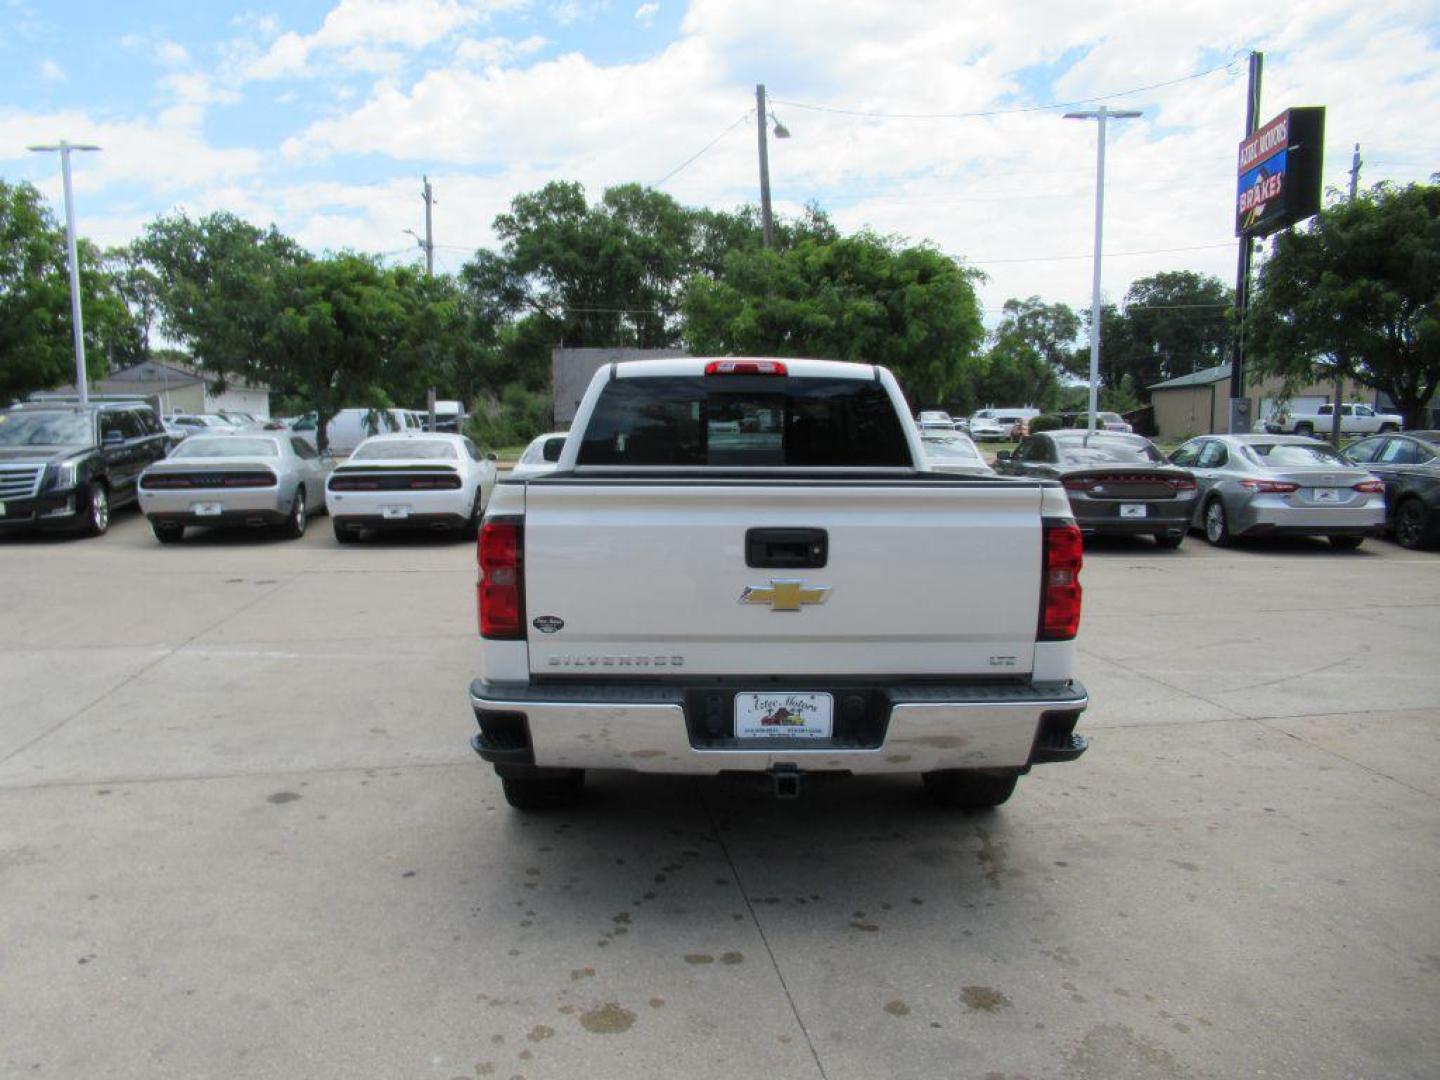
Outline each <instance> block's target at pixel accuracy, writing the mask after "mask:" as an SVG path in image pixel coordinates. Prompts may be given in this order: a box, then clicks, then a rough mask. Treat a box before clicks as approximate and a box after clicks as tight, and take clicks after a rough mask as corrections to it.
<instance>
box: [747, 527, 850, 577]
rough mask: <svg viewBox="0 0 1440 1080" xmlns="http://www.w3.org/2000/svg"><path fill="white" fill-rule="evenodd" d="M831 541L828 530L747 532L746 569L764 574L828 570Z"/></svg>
mask: <svg viewBox="0 0 1440 1080" xmlns="http://www.w3.org/2000/svg"><path fill="white" fill-rule="evenodd" d="M829 555H830V538H829V536H827V535H826V533H825V530H824V529H747V530H746V532H745V565H746V566H753V567H757V568H759V569H763V570H809V569H816V568H818V567H821V566H824V565H825V563H826V560H827V559H828V558H829Z"/></svg>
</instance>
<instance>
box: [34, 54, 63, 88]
mask: <svg viewBox="0 0 1440 1080" xmlns="http://www.w3.org/2000/svg"><path fill="white" fill-rule="evenodd" d="M40 78H42V79H44V80H45V81H46V82H48V83H63V82H65V81H66V77H65V69H64V68H62V67H61V66H60V65H59V64H57V63H56V62H55V61H54V60H49V59H46V60H41V61H40Z"/></svg>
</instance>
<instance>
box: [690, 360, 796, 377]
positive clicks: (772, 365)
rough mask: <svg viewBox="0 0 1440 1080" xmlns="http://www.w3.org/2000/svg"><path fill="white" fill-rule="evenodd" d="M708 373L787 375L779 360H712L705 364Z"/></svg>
mask: <svg viewBox="0 0 1440 1080" xmlns="http://www.w3.org/2000/svg"><path fill="white" fill-rule="evenodd" d="M705 374H706V375H785V374H787V372H786V370H785V365H784V364H782V363H781V362H780V361H779V360H711V361H710V362H709V363H708V364H706V365H705Z"/></svg>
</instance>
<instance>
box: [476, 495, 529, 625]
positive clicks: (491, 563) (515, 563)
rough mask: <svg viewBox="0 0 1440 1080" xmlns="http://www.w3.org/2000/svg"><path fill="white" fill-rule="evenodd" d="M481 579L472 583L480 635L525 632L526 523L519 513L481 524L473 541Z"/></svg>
mask: <svg viewBox="0 0 1440 1080" xmlns="http://www.w3.org/2000/svg"><path fill="white" fill-rule="evenodd" d="M476 559H477V560H478V561H479V563H480V581H479V583H478V584H477V585H476V586H475V603H476V606H477V608H478V609H479V616H480V636H481V637H483V638H492V639H500V640H511V641H513V640H516V639H519V638H523V637H524V636H525V581H524V569H525V525H524V523H523V521H522V520H521V519H520V518H518V517H499V518H492V519H491V520H489V521H486V522H485V523H484V524H483V525H481V526H480V542H479V544H477V545H476Z"/></svg>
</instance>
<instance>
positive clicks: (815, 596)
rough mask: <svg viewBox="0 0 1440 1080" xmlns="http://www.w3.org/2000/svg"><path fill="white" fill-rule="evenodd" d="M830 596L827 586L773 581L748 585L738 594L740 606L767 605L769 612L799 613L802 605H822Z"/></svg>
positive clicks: (801, 582)
mask: <svg viewBox="0 0 1440 1080" xmlns="http://www.w3.org/2000/svg"><path fill="white" fill-rule="evenodd" d="M829 595H830V586H828V585H815V586H810V585H806V584H805V582H803V581H775V580H773V579H772V580H771V582H770V584H769V585H768V586H767V585H750V586H747V587H746V589H745V591H744V592H742V593H741V594H740V603H742V604H768V605H769V606H770V610H771V611H799V610H800V606H801V605H802V604H823V603H824V602H825V598H826V597H827V596H829Z"/></svg>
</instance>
